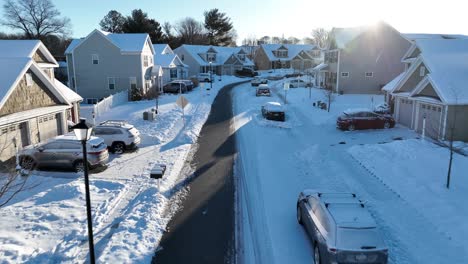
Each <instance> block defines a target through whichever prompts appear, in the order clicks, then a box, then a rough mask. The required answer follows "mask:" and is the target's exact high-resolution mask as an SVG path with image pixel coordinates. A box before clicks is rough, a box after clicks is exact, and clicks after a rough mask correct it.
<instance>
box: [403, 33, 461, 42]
mask: <svg viewBox="0 0 468 264" xmlns="http://www.w3.org/2000/svg"><path fill="white" fill-rule="evenodd" d="M401 35H402V36H403V37H405V38H406V39H408V40H411V41H415V40H417V39H468V36H466V35H460V34H425V33H403V34H401Z"/></svg>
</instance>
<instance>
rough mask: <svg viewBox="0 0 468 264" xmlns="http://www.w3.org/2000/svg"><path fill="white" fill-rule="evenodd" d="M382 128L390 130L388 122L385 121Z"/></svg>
mask: <svg viewBox="0 0 468 264" xmlns="http://www.w3.org/2000/svg"><path fill="white" fill-rule="evenodd" d="M383 128H384V129H389V128H390V122H388V121H385V123H384V124H383Z"/></svg>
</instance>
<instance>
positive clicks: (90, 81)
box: [65, 29, 154, 103]
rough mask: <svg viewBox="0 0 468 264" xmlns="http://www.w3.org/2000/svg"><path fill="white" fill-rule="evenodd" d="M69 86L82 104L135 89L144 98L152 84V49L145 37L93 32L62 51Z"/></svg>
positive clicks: (146, 36) (146, 35) (147, 36)
mask: <svg viewBox="0 0 468 264" xmlns="http://www.w3.org/2000/svg"><path fill="white" fill-rule="evenodd" d="M65 55H66V58H67V64H68V67H67V68H68V80H69V86H70V87H71V88H72V89H74V90H75V91H76V92H77V93H78V94H80V95H81V96H82V97H83V98H84V99H85V102H86V103H96V102H97V101H98V100H100V99H102V98H104V97H107V96H109V95H111V94H114V93H117V92H120V91H124V90H130V89H138V90H140V91H141V93H142V94H146V93H147V92H148V91H149V89H150V88H151V87H152V85H153V84H154V83H153V82H154V80H152V78H151V76H152V74H151V71H152V68H153V57H154V49H153V44H152V43H151V40H150V38H149V35H148V34H114V33H108V32H104V31H101V30H97V29H96V30H94V31H93V32H91V33H90V34H89V35H88V36H87V37H86V38H83V39H74V40H73V41H72V42H71V44H70V45H69V46H68V48H67V50H66V51H65Z"/></svg>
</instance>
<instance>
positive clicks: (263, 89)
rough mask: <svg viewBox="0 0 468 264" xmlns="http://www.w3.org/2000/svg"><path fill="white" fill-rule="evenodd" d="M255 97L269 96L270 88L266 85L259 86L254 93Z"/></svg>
mask: <svg viewBox="0 0 468 264" xmlns="http://www.w3.org/2000/svg"><path fill="white" fill-rule="evenodd" d="M255 96H271V91H270V87H268V85H266V84H260V86H258V87H257V89H256V91H255Z"/></svg>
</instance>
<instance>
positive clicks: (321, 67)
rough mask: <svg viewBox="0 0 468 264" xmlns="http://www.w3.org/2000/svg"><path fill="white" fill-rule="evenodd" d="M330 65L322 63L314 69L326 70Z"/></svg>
mask: <svg viewBox="0 0 468 264" xmlns="http://www.w3.org/2000/svg"><path fill="white" fill-rule="evenodd" d="M327 67H328V64H326V63H323V62H322V63H320V64H319V65H317V66H315V67H314V68H313V69H312V71H321V70H325V69H326V68H327Z"/></svg>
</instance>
